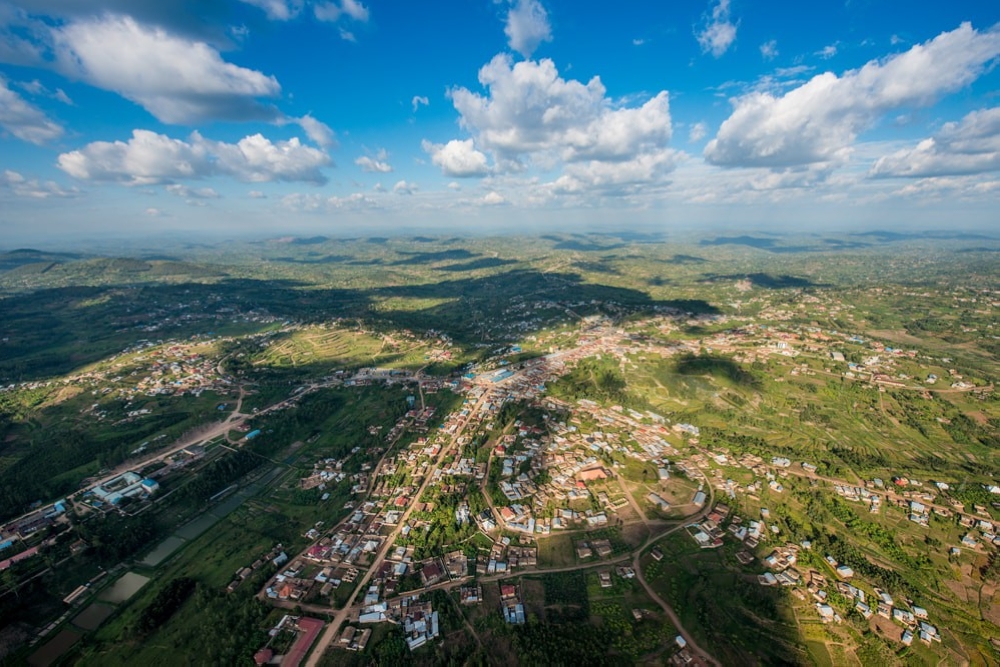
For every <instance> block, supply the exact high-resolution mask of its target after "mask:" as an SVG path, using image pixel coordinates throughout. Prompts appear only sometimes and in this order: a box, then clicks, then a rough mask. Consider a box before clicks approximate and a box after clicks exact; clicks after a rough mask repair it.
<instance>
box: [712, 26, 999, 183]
mask: <svg viewBox="0 0 1000 667" xmlns="http://www.w3.org/2000/svg"><path fill="white" fill-rule="evenodd" d="M998 54H1000V27H994V28H991V29H990V30H987V31H984V32H979V31H976V30H974V29H973V28H972V26H971V25H969V24H968V23H963V24H962V25H961V26H959V27H958V28H957V29H955V30H953V31H951V32H946V33H942V34H941V35H939V36H937V37H935V38H934V39H932V40H930V41H928V42H925V43H924V44H918V45H916V46H914V47H912V48H911V49H910V50H909V51H906V52H905V53H902V54H898V55H894V56H892V57H890V58H887V59H885V60H882V61H875V60H873V61H871V62H869V63H868V64H866V65H865V66H864V67H862V68H860V69H857V70H850V71H847V72H845V73H844V74H843V75H842V76H840V77H838V76H837V75H836V74H833V73H832V72H826V73H824V74H820V75H817V76H815V77H813V78H812V79H810V80H809V81H808V82H807V83H805V84H803V85H801V86H799V87H797V88H794V89H793V90H790V91H789V92H787V93H785V94H784V95H780V96H776V95H773V94H771V93H769V92H762V91H758V92H752V93H749V94H747V95H743V96H741V97H737V98H735V99H733V100H732V102H733V105H734V110H733V113H732V115H730V117H729V118H728V119H726V120H725V122H723V123H722V126H721V127H720V128H719V132H718V134H717V136H716V137H715V139H713V140H712V141H710V142H709V143H708V145H707V146H706V147H705V157H706V159H707V160H708V161H709V162H711V163H713V164H717V165H724V166H759V167H772V168H783V167H790V166H794V165H805V164H813V163H825V164H837V163H841V162H843V161H844V160H846V159H847V156H848V155H849V154H850V151H851V147H852V144H853V142H854V140H855V138H856V137H857V135H858V133H860V132H862V131H864V130H866V129H868V128H869V127H871V125H872V124H874V122H875V121H876V120H878V119H879V118H880V117H881V116H882V115H883V114H885V113H886V112H888V111H891V110H893V109H896V108H899V107H903V106H926V105H928V104H931V103H933V102H934V101H935V100H937V99H938V98H940V97H941V96H942V95H944V94H946V93H950V92H954V91H957V90H959V89H961V88H963V87H965V86H966V85H968V84H969V83H971V82H972V81H974V80H975V79H976V78H978V77H979V76H980V75H982V74H983V72H985V71H986V69H987V68H988V67H989V64H990V63H991V62H992V61H993V60H994V59H995V58H996V57H997V55H998Z"/></svg>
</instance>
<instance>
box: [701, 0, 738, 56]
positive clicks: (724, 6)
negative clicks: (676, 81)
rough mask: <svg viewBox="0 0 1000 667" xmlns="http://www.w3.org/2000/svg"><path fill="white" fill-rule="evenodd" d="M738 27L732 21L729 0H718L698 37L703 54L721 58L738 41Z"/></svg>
mask: <svg viewBox="0 0 1000 667" xmlns="http://www.w3.org/2000/svg"><path fill="white" fill-rule="evenodd" d="M738 25H739V24H738V23H733V22H732V20H731V19H730V16H729V0H718V3H717V4H716V5H715V6H714V7H712V13H711V15H710V16H707V17H706V20H705V27H704V28H702V30H701V32H699V33H697V35H696V36H697V38H698V43H699V44H701V50H702V52H704V53H711V54H712V55H713V56H715V57H716V58H721V57H722V55H723V54H724V53H725V52H726V51H728V50H729V47H730V46H732V44H733V42H735V41H736V28H737V26H738Z"/></svg>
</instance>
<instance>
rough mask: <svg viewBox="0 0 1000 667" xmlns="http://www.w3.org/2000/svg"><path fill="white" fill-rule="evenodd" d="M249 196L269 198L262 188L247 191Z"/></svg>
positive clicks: (252, 197) (251, 197)
mask: <svg viewBox="0 0 1000 667" xmlns="http://www.w3.org/2000/svg"><path fill="white" fill-rule="evenodd" d="M247 196H248V197H250V199H267V195H266V194H264V193H263V192H261V191H260V190H251V191H250V192H248V193H247Z"/></svg>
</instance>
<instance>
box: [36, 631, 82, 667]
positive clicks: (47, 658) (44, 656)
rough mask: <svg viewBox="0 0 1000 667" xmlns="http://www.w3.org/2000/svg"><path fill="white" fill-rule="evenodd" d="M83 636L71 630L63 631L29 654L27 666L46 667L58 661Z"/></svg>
mask: <svg viewBox="0 0 1000 667" xmlns="http://www.w3.org/2000/svg"><path fill="white" fill-rule="evenodd" d="M82 636H83V635H82V634H80V633H79V632H75V631H73V630H63V631H62V632H60V633H59V634H58V635H56V636H55V637H53V638H52V640H51V641H49V642H48V643H47V644H45V645H43V646H42V648H40V649H38V650H37V651H35V652H34V653H32V654H31V657H29V658H28V664H29V665H32V667H48V665H51V664H53V663H54V662H55V661H56V660H58V659H59V657H60V656H62V655H63V654H64V653H66V651H68V650H70V649H71V648H73V644H76V643H77V642H78V641H80V637H82Z"/></svg>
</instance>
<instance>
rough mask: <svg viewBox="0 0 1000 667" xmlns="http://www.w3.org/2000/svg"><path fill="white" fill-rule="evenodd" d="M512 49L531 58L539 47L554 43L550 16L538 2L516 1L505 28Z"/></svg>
mask: <svg viewBox="0 0 1000 667" xmlns="http://www.w3.org/2000/svg"><path fill="white" fill-rule="evenodd" d="M503 31H504V34H505V35H507V39H508V43H509V44H510V48H512V49H514V50H515V51H517V52H518V53H520V54H521V55H522V56H524V57H525V58H530V57H531V54H532V53H534V52H535V49H537V48H538V45H539V44H541V43H542V42H550V41H552V28H551V27H550V26H549V15H548V13H547V12H546V11H545V8H544V7H542V3H541V2H539V1H538V0H514V1H513V6H512V7H511V8H510V11H508V12H507V25H506V26H504V29H503Z"/></svg>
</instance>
